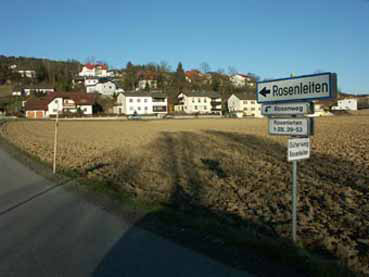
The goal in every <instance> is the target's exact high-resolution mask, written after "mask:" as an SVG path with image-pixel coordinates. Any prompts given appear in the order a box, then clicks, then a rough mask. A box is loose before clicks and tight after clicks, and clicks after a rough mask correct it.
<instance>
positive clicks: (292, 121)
mask: <svg viewBox="0 0 369 277" xmlns="http://www.w3.org/2000/svg"><path fill="white" fill-rule="evenodd" d="M268 125H269V134H270V135H280V136H310V135H311V134H312V133H313V132H312V131H313V119H312V118H305V117H303V118H270V119H269V122H268Z"/></svg>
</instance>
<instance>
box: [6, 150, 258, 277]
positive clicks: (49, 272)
mask: <svg viewBox="0 0 369 277" xmlns="http://www.w3.org/2000/svg"><path fill="white" fill-rule="evenodd" d="M0 276H7V277H8V276H37V277H41V276H48V277H51V276H95V277H99V276H161V277H165V276H171V277H172V276H176V277H179V276H212V277H216V276H252V275H251V274H248V273H245V272H241V271H237V270H235V269H232V268H229V267H227V266H225V265H223V264H220V263H218V262H216V261H213V260H211V259H210V258H208V257H206V256H203V255H200V254H197V253H195V252H193V251H191V250H189V249H186V248H183V247H181V246H178V245H176V244H175V243H173V242H171V241H168V240H165V239H163V238H161V237H159V236H157V235H154V234H152V233H150V232H147V231H144V230H142V229H140V228H138V227H135V226H132V225H131V224H129V223H127V222H125V221H123V220H122V219H121V218H118V217H116V216H114V215H112V214H110V213H109V212H107V211H105V210H103V209H102V208H100V207H98V206H95V205H94V204H91V203H90V202H87V201H86V200H84V199H83V198H82V197H80V196H79V195H78V194H76V193H73V192H71V191H69V190H66V189H65V187H64V185H58V184H55V183H53V182H51V181H48V180H46V179H44V178H43V177H41V176H39V175H37V174H35V173H34V172H32V171H31V170H29V169H28V168H27V167H25V166H24V165H22V164H21V163H19V162H18V161H17V160H15V159H14V158H12V157H11V156H10V155H9V154H8V153H6V152H5V151H4V150H2V149H1V148H0Z"/></svg>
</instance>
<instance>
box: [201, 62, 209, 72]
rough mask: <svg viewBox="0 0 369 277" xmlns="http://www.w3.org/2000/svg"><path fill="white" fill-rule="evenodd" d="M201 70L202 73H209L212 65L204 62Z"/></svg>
mask: <svg viewBox="0 0 369 277" xmlns="http://www.w3.org/2000/svg"><path fill="white" fill-rule="evenodd" d="M200 69H201V71H202V73H208V72H210V65H209V64H208V63H206V62H203V63H201V64H200Z"/></svg>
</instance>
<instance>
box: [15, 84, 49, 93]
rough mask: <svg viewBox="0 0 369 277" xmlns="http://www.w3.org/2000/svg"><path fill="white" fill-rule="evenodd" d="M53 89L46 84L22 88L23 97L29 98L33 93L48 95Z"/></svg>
mask: <svg viewBox="0 0 369 277" xmlns="http://www.w3.org/2000/svg"><path fill="white" fill-rule="evenodd" d="M54 91H55V89H54V88H53V87H52V86H51V85H48V84H39V85H30V86H26V87H24V88H23V93H22V94H23V95H24V96H29V95H31V94H35V93H42V94H48V93H50V92H54Z"/></svg>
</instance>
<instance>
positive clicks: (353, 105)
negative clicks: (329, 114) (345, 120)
mask: <svg viewBox="0 0 369 277" xmlns="http://www.w3.org/2000/svg"><path fill="white" fill-rule="evenodd" d="M368 108H369V96H366V97H365V96H364V97H357V98H346V99H341V100H338V101H337V106H334V107H332V109H333V110H346V111H357V110H359V109H368Z"/></svg>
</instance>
